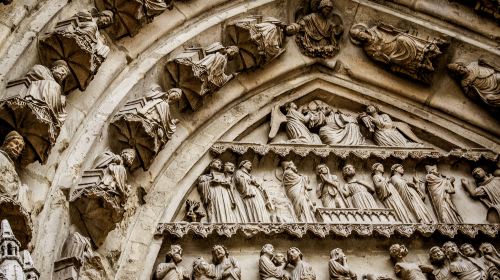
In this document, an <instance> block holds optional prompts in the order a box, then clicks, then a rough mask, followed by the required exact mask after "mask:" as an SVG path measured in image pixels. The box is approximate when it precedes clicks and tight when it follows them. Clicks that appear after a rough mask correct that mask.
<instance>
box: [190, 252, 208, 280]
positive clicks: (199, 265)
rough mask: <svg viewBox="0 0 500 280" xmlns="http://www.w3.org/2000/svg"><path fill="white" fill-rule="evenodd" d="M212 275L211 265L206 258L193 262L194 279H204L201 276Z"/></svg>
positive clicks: (199, 258)
mask: <svg viewBox="0 0 500 280" xmlns="http://www.w3.org/2000/svg"><path fill="white" fill-rule="evenodd" d="M209 274H210V264H209V263H208V262H207V261H205V259H204V258H202V257H198V258H196V259H195V260H194V261H193V279H203V278H200V277H201V276H208V275H209Z"/></svg>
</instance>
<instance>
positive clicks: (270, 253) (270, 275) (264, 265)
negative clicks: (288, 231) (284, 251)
mask: <svg viewBox="0 0 500 280" xmlns="http://www.w3.org/2000/svg"><path fill="white" fill-rule="evenodd" d="M274 257H275V254H274V246H273V245H271V244H265V245H264V246H262V250H261V251H260V259H259V274H260V279H261V280H286V279H287V274H286V273H287V271H286V270H285V266H286V263H282V264H280V265H276V264H275V263H274V262H273V261H274Z"/></svg>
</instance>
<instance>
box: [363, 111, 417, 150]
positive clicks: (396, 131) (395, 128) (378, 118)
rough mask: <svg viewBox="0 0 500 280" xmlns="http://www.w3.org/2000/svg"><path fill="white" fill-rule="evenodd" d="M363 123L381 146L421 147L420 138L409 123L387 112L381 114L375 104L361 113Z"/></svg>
mask: <svg viewBox="0 0 500 280" xmlns="http://www.w3.org/2000/svg"><path fill="white" fill-rule="evenodd" d="M359 118H360V119H361V120H362V121H363V124H364V125H365V126H366V127H367V128H368V130H369V131H370V132H372V133H373V141H374V142H375V143H376V144H377V145H379V146H391V147H408V148H409V147H421V146H422V140H420V139H419V138H418V137H417V136H416V135H415V134H414V133H413V132H412V131H411V128H410V126H409V125H408V124H406V123H403V122H395V121H393V120H392V119H391V117H390V116H389V115H387V114H381V113H380V110H379V109H378V108H377V107H376V106H374V105H368V106H367V107H366V112H363V113H361V114H360V115H359Z"/></svg>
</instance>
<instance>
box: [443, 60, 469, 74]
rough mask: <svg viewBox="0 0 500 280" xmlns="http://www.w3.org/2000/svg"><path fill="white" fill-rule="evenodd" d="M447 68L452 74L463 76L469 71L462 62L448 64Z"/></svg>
mask: <svg viewBox="0 0 500 280" xmlns="http://www.w3.org/2000/svg"><path fill="white" fill-rule="evenodd" d="M448 70H450V72H451V73H452V74H453V75H455V76H458V77H463V76H465V75H467V74H468V73H469V69H467V66H466V65H465V64H464V63H462V62H454V63H450V64H448Z"/></svg>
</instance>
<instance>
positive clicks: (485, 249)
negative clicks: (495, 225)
mask: <svg viewBox="0 0 500 280" xmlns="http://www.w3.org/2000/svg"><path fill="white" fill-rule="evenodd" d="M479 252H480V254H481V257H482V258H484V261H485V263H486V264H487V265H488V266H494V267H496V268H497V269H500V254H499V253H498V252H497V250H496V249H495V247H493V245H491V243H482V244H481V245H480V246H479Z"/></svg>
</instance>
